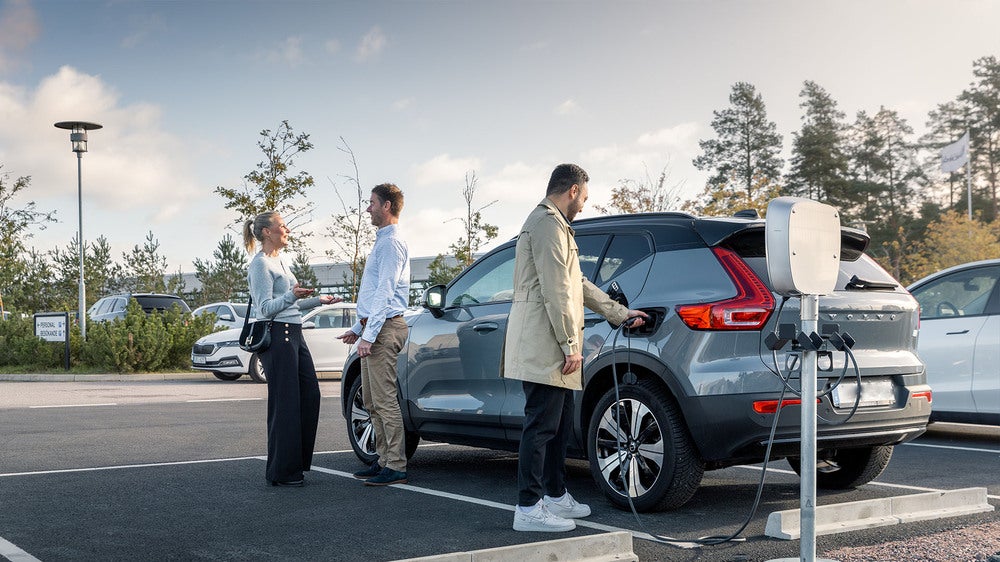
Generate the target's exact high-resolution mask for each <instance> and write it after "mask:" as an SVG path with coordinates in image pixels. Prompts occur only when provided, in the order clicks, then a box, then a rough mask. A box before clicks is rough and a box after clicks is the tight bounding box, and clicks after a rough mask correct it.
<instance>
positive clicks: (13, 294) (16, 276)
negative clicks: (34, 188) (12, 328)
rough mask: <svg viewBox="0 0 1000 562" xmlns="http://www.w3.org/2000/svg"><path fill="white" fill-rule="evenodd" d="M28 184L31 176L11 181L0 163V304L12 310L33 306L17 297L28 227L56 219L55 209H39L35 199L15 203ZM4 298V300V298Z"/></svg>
mask: <svg viewBox="0 0 1000 562" xmlns="http://www.w3.org/2000/svg"><path fill="white" fill-rule="evenodd" d="M30 185H31V176H20V177H18V178H16V179H14V180H13V181H11V178H10V174H9V173H7V172H4V171H3V166H0V304H2V305H3V306H5V307H7V308H10V309H15V310H24V311H28V310H32V309H29V308H26V303H24V302H22V301H21V299H20V298H19V297H20V295H21V294H22V293H21V292H20V291H19V289H23V284H24V280H25V279H28V277H26V274H27V270H28V262H27V258H26V252H27V247H26V242H27V240H29V239H30V238H31V236H32V233H31V228H33V227H34V228H38V229H44V228H45V226H46V223H49V222H54V221H55V212H42V211H38V210H37V209H36V207H35V202H34V201H29V202H28V203H27V204H24V205H23V206H16V205H14V199H15V197H17V195H18V194H19V193H20V192H22V191H24V190H26V189H28V187H30ZM5 298H6V301H5V300H4V299H5Z"/></svg>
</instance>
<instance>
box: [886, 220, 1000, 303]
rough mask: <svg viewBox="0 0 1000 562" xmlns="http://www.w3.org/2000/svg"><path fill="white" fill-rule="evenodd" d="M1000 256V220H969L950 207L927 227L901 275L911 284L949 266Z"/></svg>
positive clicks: (901, 277) (901, 279) (914, 246)
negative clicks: (999, 221) (991, 221)
mask: <svg viewBox="0 0 1000 562" xmlns="http://www.w3.org/2000/svg"><path fill="white" fill-rule="evenodd" d="M997 256H1000V223H997V222H996V221H994V222H993V223H992V224H990V223H986V222H983V221H982V220H980V219H979V218H978V217H976V218H974V219H973V220H971V221H970V220H969V218H968V216H967V214H965V213H959V212H955V211H948V212H946V213H944V214H942V215H941V217H940V219H938V220H937V221H935V222H933V223H931V224H930V225H929V226H928V227H927V231H926V233H925V235H924V236H923V237H922V238H921V239H920V240H919V241H917V242H916V243H915V244H914V245H913V247H912V251H911V252H910V255H909V256H908V258H907V260H906V262H905V264H904V267H903V270H902V274H901V275H900V277H899V279H900V281H902V282H903V284H904V285H905V284H909V283H912V282H913V281H916V280H917V279H920V278H921V277H924V276H926V275H930V274H931V273H934V272H935V271H940V270H942V269H944V268H946V267H951V266H953V265H959V264H963V263H967V262H970V261H978V260H985V259H990V258H995V257H997Z"/></svg>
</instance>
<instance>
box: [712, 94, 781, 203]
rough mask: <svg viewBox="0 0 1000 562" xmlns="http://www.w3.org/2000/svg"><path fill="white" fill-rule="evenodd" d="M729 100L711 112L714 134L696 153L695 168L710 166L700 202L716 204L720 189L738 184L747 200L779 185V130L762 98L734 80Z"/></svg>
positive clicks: (729, 190) (731, 189) (728, 189)
mask: <svg viewBox="0 0 1000 562" xmlns="http://www.w3.org/2000/svg"><path fill="white" fill-rule="evenodd" d="M729 103H730V104H731V106H730V107H729V108H727V109H724V110H721V111H715V112H713V115H714V116H715V117H714V118H713V119H712V128H713V129H714V130H715V134H716V138H714V139H709V140H703V141H699V143H698V144H699V146H700V147H701V149H702V151H703V154H702V155H701V156H699V157H697V158H695V160H694V166H695V168H697V169H699V170H710V171H713V175H712V176H711V177H710V178H709V180H708V185H706V186H705V191H704V192H703V193H702V195H701V199H702V201H701V202H702V203H703V205H702V207H709V206H711V204H712V203H715V207H719V206H720V203H721V202H722V201H723V199H722V196H723V195H726V196H728V194H730V193H732V192H735V191H738V190H743V192H744V193H745V201H746V202H748V203H751V202H753V201H757V200H759V199H760V196H761V193H762V192H770V191H774V190H775V189H777V187H778V183H779V181H780V179H781V167H782V166H783V165H784V162H783V161H782V159H781V158H780V157H779V156H778V155H779V153H780V152H781V135H779V134H778V132H777V126H776V125H775V124H774V122H773V121H769V120H768V118H767V109H766V108H765V106H764V99H763V98H762V97H761V96H760V94H758V93H757V90H756V88H754V86H753V85H752V84H748V83H746V82H737V83H736V84H734V85H733V90H732V93H731V94H730V95H729ZM723 192H724V193H723Z"/></svg>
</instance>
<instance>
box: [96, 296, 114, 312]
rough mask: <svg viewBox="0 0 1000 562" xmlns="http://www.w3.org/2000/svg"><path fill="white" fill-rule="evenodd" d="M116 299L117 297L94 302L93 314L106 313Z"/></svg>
mask: <svg viewBox="0 0 1000 562" xmlns="http://www.w3.org/2000/svg"><path fill="white" fill-rule="evenodd" d="M114 300H115V299H108V298H104V299H101V300H100V301H99V302H97V303H96V304H94V311H93V312H92V313H91V314H94V315H97V314H104V313H105V312H107V311H108V309H109V308H111V302H112V301H114Z"/></svg>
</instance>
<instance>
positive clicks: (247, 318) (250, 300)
mask: <svg viewBox="0 0 1000 562" xmlns="http://www.w3.org/2000/svg"><path fill="white" fill-rule="evenodd" d="M251 308H253V295H250V296H249V297H247V315H246V316H244V317H243V327H244V328H246V327H247V324H249V323H250V309H251Z"/></svg>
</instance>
